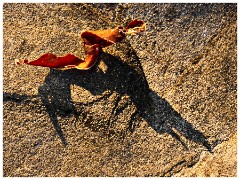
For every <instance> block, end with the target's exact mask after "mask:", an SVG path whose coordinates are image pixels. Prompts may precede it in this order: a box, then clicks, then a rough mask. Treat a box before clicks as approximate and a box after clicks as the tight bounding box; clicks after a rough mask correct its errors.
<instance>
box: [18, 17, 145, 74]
mask: <svg viewBox="0 0 240 180" xmlns="http://www.w3.org/2000/svg"><path fill="white" fill-rule="evenodd" d="M145 29H146V24H145V22H144V21H142V20H137V19H135V20H133V21H131V22H130V23H129V24H128V26H127V27H126V28H123V27H121V26H118V27H117V28H114V29H107V30H97V31H84V32H82V34H81V39H82V40H83V42H84V50H85V56H86V57H85V60H82V59H80V58H78V57H76V56H74V55H72V54H67V55H65V56H61V57H57V56H56V55H54V54H51V53H47V54H44V55H42V56H41V57H40V58H38V59H37V60H33V61H28V60H15V63H16V64H17V65H19V64H29V65H33V66H42V67H49V68H60V69H70V68H76V69H80V70H87V69H89V68H91V67H92V66H93V65H94V64H95V63H96V61H97V58H98V56H99V53H100V51H101V50H102V48H104V47H107V46H110V45H112V44H115V43H117V42H120V41H122V40H123V39H124V38H125V37H126V35H128V34H137V33H139V32H143V31H145Z"/></svg>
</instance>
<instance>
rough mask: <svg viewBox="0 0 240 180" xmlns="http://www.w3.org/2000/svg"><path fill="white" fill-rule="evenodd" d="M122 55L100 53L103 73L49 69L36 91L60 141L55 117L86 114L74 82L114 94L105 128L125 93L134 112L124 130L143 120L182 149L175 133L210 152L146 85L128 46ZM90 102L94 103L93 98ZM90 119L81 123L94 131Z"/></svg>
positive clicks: (96, 92) (199, 136)
mask: <svg viewBox="0 0 240 180" xmlns="http://www.w3.org/2000/svg"><path fill="white" fill-rule="evenodd" d="M125 47H126V46H125ZM126 56H127V60H126V61H123V60H125V59H121V58H119V57H116V56H113V55H111V54H108V53H104V52H102V53H101V55H100V59H101V61H103V62H104V63H105V64H106V66H107V71H106V72H103V71H97V70H96V67H97V66H95V67H94V68H92V69H90V70H88V71H79V70H76V69H71V70H66V71H61V70H55V69H51V70H50V73H49V74H48V75H47V76H46V78H45V81H44V83H43V85H42V86H40V87H39V89H38V92H39V96H40V98H41V101H42V103H43V104H44V106H45V107H46V111H47V113H48V114H49V117H50V120H51V122H52V124H53V127H54V128H55V130H56V132H57V134H58V136H59V138H60V139H61V141H62V144H63V145H64V146H66V145H67V144H68V143H67V140H66V138H65V135H64V133H63V131H62V128H61V126H60V124H59V121H58V116H61V117H70V116H74V117H75V118H76V119H79V117H80V116H81V117H82V118H85V117H86V116H87V114H86V112H85V113H83V112H82V110H81V108H82V105H84V103H83V102H82V103H77V102H73V100H72V97H71V88H70V87H71V85H76V86H80V87H82V88H84V89H85V90H87V91H89V92H90V93H91V94H92V95H94V96H96V95H103V94H104V93H105V92H106V91H107V92H109V93H108V94H106V93H105V95H103V96H102V99H103V100H107V99H108V98H109V96H110V95H111V94H112V93H113V92H116V93H117V94H118V96H117V98H116V100H115V105H114V107H113V109H112V111H111V113H112V114H111V116H110V119H109V122H108V123H107V124H106V123H105V124H103V126H105V127H107V128H109V126H110V124H111V123H114V121H117V118H115V120H113V119H114V117H116V116H117V115H119V114H120V113H121V112H122V111H123V110H124V109H125V108H126V107H127V106H128V104H127V103H126V104H125V105H124V106H119V102H120V100H121V97H122V96H124V95H127V96H128V97H129V98H130V100H131V102H132V103H133V104H134V105H135V107H136V111H135V112H133V113H132V115H131V117H130V118H129V120H128V130H129V131H130V132H134V131H135V130H136V128H137V127H138V123H139V119H143V120H145V121H147V123H148V124H149V125H150V126H151V127H152V128H153V129H154V130H155V131H156V132H157V133H159V134H162V133H167V134H169V135H171V136H172V137H173V138H175V139H176V140H177V141H178V142H179V143H180V144H182V145H183V146H184V147H185V148H186V149H188V147H187V145H186V144H185V143H184V142H183V140H182V139H181V137H180V135H178V134H181V135H182V136H184V137H185V138H186V139H188V140H190V141H194V142H196V143H199V144H201V145H203V146H204V147H205V148H206V149H207V150H208V151H210V152H211V151H212V147H211V145H210V144H209V142H208V140H207V138H206V137H205V136H204V134H203V133H202V132H200V131H199V130H197V129H195V128H194V127H193V125H192V124H190V123H189V122H187V120H185V119H184V118H183V117H181V115H180V114H179V113H178V112H177V111H175V110H174V109H173V108H172V106H171V105H170V104H169V103H168V102H167V101H166V100H165V99H164V98H161V97H160V96H159V95H158V94H157V93H156V92H154V91H152V90H151V89H150V88H149V85H148V81H147V79H146V77H145V74H144V71H143V69H142V66H141V63H140V60H139V58H138V56H137V54H136V52H135V51H134V50H133V49H132V48H131V47H129V46H127V50H126ZM14 96H16V95H14ZM4 99H5V100H11V97H10V95H9V94H7V95H6V97H5V98H4ZM15 99H16V98H15ZM23 99H26V97H25V96H23ZM100 99H101V98H100ZM91 103H92V104H94V103H95V101H92V102H91ZM87 105H89V104H85V106H87ZM90 121H91V120H90ZM90 121H89V120H88V121H86V122H84V123H83V124H84V125H85V126H87V127H89V128H90V129H92V130H93V131H96V129H97V128H96V127H94V126H93V125H91V122H90ZM176 131H177V132H178V133H176Z"/></svg>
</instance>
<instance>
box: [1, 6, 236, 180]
mask: <svg viewBox="0 0 240 180" xmlns="http://www.w3.org/2000/svg"><path fill="white" fill-rule="evenodd" d="M135 18H138V19H142V20H144V21H145V22H146V23H147V31H146V32H145V33H142V34H141V35H136V36H131V37H127V38H126V40H125V41H123V42H122V43H119V44H115V45H112V46H110V47H108V48H105V49H104V52H102V53H101V55H100V57H99V63H98V64H97V65H96V66H95V67H93V68H92V69H90V70H88V71H78V70H67V71H60V70H54V69H49V68H42V67H33V66H28V65H22V66H16V65H15V64H14V60H15V59H29V60H32V59H36V58H38V57H39V56H41V55H42V54H44V53H47V52H51V53H54V54H56V55H59V56H61V55H64V54H67V53H72V54H75V55H78V56H80V57H81V56H83V49H82V46H81V41H80V38H79V37H80V33H81V32H82V31H83V30H85V29H91V30H94V29H107V28H113V27H115V26H117V25H122V26H125V25H126V24H127V23H128V22H129V21H131V20H133V19H135ZM236 19H237V4H214V3H211V4H206V3H205V4H152V3H151V4H131V3H129V4H114V3H113V4H42V3H38V4H33V3H32V4H24V3H21V4H14V3H13V4H9V3H5V4H4V5H3V77H4V78H3V118H4V121H3V174H4V176H10V177H13V176H40V177H43V176H55V177H62V176H72V177H74V176H236V168H237V165H236V161H237V158H236V131H237V130H236V129H237V128H236V127H237V107H236V104H237V98H236V97H237V31H236V30H237V21H236ZM229 157H231V158H229ZM209 163H211V168H209V166H208V165H209ZM218 163H224V164H226V166H219V165H218Z"/></svg>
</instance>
